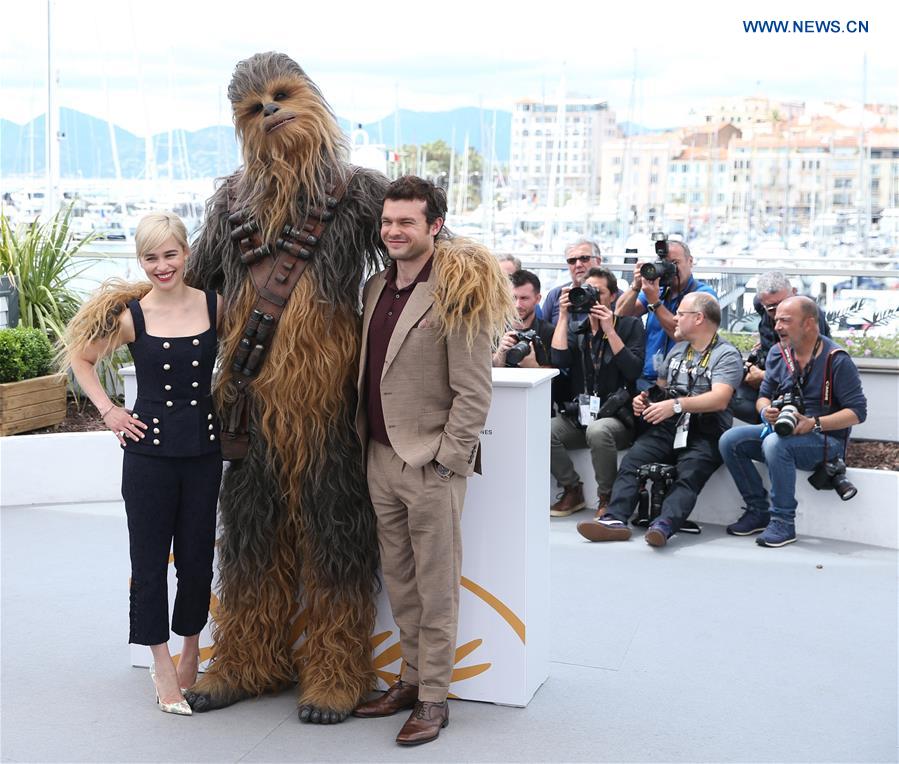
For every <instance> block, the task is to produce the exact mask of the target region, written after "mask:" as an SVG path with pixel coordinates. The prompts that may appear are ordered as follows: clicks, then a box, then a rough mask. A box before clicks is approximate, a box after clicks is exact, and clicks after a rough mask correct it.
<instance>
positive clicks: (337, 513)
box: [187, 53, 386, 722]
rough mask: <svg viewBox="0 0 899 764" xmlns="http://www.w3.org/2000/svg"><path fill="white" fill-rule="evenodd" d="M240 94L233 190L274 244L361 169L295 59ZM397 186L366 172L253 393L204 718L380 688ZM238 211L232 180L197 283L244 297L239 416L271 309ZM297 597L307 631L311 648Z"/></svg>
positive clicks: (239, 317) (193, 270)
mask: <svg viewBox="0 0 899 764" xmlns="http://www.w3.org/2000/svg"><path fill="white" fill-rule="evenodd" d="M228 95H229V98H231V101H232V105H233V110H234V118H235V124H236V128H237V133H238V137H239V138H240V139H241V142H242V149H243V155H244V160H245V165H244V167H243V168H241V170H239V171H238V172H237V173H236V174H235V175H234V176H233V177H232V178H231V184H232V185H233V186H234V187H235V188H236V190H237V198H238V206H239V207H240V208H242V209H248V210H249V211H250V214H251V217H252V218H253V219H255V220H257V221H258V222H259V224H260V226H261V228H262V232H263V234H264V238H265V240H266V241H267V242H268V243H269V244H271V245H272V246H274V239H275V238H276V237H277V235H278V232H279V231H280V230H281V228H282V227H283V226H284V225H285V224H288V223H289V224H291V225H301V224H302V222H303V221H304V220H305V218H306V214H307V211H308V210H309V209H310V207H319V208H321V207H323V206H324V197H325V191H326V189H327V188H328V187H329V186H330V185H332V184H333V183H334V182H335V181H336V180H337V179H338V178H339V177H341V176H344V177H345V176H346V175H347V174H348V167H347V166H346V165H345V164H344V163H343V162H342V161H341V159H340V157H341V156H342V155H343V154H344V151H345V141H344V138H343V136H342V135H341V133H340V131H339V129H338V127H337V123H336V120H335V119H334V117H333V115H332V114H331V111H330V109H329V108H328V106H327V104H326V103H325V101H324V99H323V98H322V97H321V94H320V93H319V91H318V89H317V88H316V87H315V85H314V84H313V83H312V82H311V81H310V80H309V79H308V78H307V77H306V76H305V74H304V73H303V71H302V69H300V67H299V66H298V65H297V64H296V63H295V62H293V61H292V60H291V59H289V58H288V57H287V56H284V55H281V54H274V53H269V54H259V55H256V56H253V57H252V58H250V59H247V60H246V61H243V62H241V63H240V64H238V66H237V68H236V70H235V73H234V78H233V80H232V82H231V86H230V87H229V89H228ZM385 188H386V179H385V178H383V176H380V175H378V174H377V173H373V172H370V171H360V172H358V173H357V174H356V175H355V176H354V177H353V180H352V182H351V183H350V185H349V186H348V188H347V192H346V195H345V196H344V198H343V201H342V202H341V203H340V205H339V206H338V208H337V214H336V217H335V219H334V220H333V221H332V222H331V223H329V225H328V228H327V229H326V231H325V233H324V235H323V236H322V238H321V241H320V242H319V245H318V248H317V250H316V254H315V256H314V257H313V259H312V260H311V261H310V263H309V266H308V268H307V269H306V271H305V273H304V274H303V277H302V278H301V279H300V281H299V283H298V285H297V286H296V288H295V289H294V291H293V293H292V295H291V298H290V300H289V302H288V305H287V308H286V310H285V311H284V313H283V315H282V316H281V318H280V321H279V324H278V327H277V329H276V331H275V334H274V337H273V338H272V340H271V341H270V343H269V344H270V347H269V349H268V351H267V354H266V358H265V361H264V364H263V366H262V368H261V371H260V373H259V375H258V376H257V377H256V378H254V379H253V381H252V383H251V386H250V401H251V403H252V407H251V441H250V448H249V452H248V454H247V456H246V458H245V459H243V460H242V461H241V462H239V463H232V464H231V466H230V467H229V469H228V470H227V471H226V473H225V479H224V484H223V489H222V494H221V500H220V511H221V537H220V540H219V568H220V575H219V586H220V593H219V599H220V604H219V607H218V609H217V613H216V623H215V627H214V629H215V632H214V633H215V657H214V661H213V663H212V665H211V667H210V669H209V671H208V672H207V673H206V674H205V676H204V677H203V678H201V680H200V681H199V682H198V683H197V685H196V686H195V687H194V688H192V691H191V692H189V693H188V695H187V697H188V700H189V701H190V702H191V705H192V706H193V707H194V709H195V710H208V709H212V708H219V707H221V706H224V705H227V704H229V703H232V702H234V701H235V700H239V699H240V698H242V697H246V696H248V695H255V694H259V693H261V692H265V691H271V690H277V689H279V688H281V687H283V686H284V685H285V683H287V682H289V681H292V680H293V679H295V678H298V679H299V681H300V697H299V704H300V718H301V719H303V720H305V721H313V722H318V721H320V722H335V721H340V720H341V719H343V718H344V717H345V716H346V715H347V714H348V713H349V711H350V710H352V708H353V707H354V706H355V705H356V703H357V702H358V701H359V699H360V698H361V697H362V696H363V694H364V693H365V692H366V691H367V690H368V689H370V688H371V687H372V686H373V683H374V674H373V670H372V666H371V645H370V637H371V632H372V629H373V627H374V617H375V608H374V603H373V594H374V591H375V589H376V586H377V580H376V574H377V564H378V555H377V539H376V533H375V519H374V513H373V511H372V509H371V504H370V501H369V499H368V493H367V489H366V485H365V477H364V474H363V470H362V449H361V444H360V443H359V442H358V437H357V436H356V433H355V428H354V424H353V416H354V413H355V380H356V368H357V360H356V358H357V354H358V348H359V329H360V323H359V286H360V284H361V282H362V277H363V274H364V272H365V270H366V269H372V268H374V267H376V265H377V263H378V261H379V259H380V257H379V255H380V249H379V247H380V239H379V235H378V220H379V216H380V211H381V200H382V198H383V193H384V189H385ZM227 216H228V204H227V192H226V187H225V185H222V186H221V187H220V188H219V189H218V190H217V192H216V194H215V196H214V197H213V198H212V199H211V200H210V203H209V205H208V209H207V218H206V222H205V225H204V228H203V231H202V232H201V235H200V238H199V240H198V241H197V242H196V243H195V244H194V246H193V248H192V250H193V255H192V258H191V261H190V263H189V268H190V272H189V279H190V281H191V283H193V284H195V285H202V286H204V287H206V288H215V289H217V290H218V291H220V292H222V293H223V295H224V297H225V300H226V303H227V309H226V317H225V322H224V326H223V330H222V339H221V348H220V349H221V356H222V364H221V368H222V373H221V376H220V377H219V379H218V380H217V382H216V386H215V395H216V399H217V401H218V402H219V404H220V407H221V408H222V409H223V410H224V411H225V412H227V409H228V406H229V405H230V404H231V403H232V402H233V401H234V399H235V397H236V392H235V387H234V383H233V380H232V377H231V371H230V368H231V359H232V358H233V355H234V352H235V350H236V347H237V343H238V342H239V340H240V337H241V333H242V331H243V327H244V324H245V323H246V320H247V318H248V317H249V314H250V312H251V310H252V307H253V304H254V302H255V299H256V296H255V289H254V287H253V285H252V283H251V281H250V278H249V276H248V272H247V269H246V267H245V266H244V265H243V264H242V263H241V262H240V259H239V251H238V250H237V248H236V246H235V245H234V244H233V243H232V242H231V241H230V238H229V234H230V227H229V225H228V223H227ZM298 597H302V601H303V605H302V607H303V611H304V614H303V619H304V622H303V625H304V633H303V636H302V637H301V639H302V640H303V641H302V643H301V645H300V647H299V648H298V649H295V648H294V641H295V637H296V635H295V634H294V633H292V631H291V622H292V620H293V617H294V614H295V612H296V602H297V599H298Z"/></svg>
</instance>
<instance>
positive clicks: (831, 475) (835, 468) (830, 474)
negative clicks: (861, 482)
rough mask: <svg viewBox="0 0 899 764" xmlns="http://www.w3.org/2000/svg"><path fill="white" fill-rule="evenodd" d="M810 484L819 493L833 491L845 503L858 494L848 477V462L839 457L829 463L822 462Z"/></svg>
mask: <svg viewBox="0 0 899 764" xmlns="http://www.w3.org/2000/svg"><path fill="white" fill-rule="evenodd" d="M808 482H809V483H811V485H812V487H813V488H816V489H817V490H819V491H827V490H829V489H831V488H832V489H833V490H834V491H836V492H837V496H839V497H840V498H841V499H842V500H843V501H849V499H851V498H852V497H853V496H855V494H857V493H858V488H856V487H855V486H854V485H853V484H852V483H851V482H849V478H847V477H846V462H844V461H843V460H842V459H840V458H839V457H837V458H836V459H831V460H830V461H829V462H821V464H819V465H818V466H817V467H815V471H814V472H813V473H812V474H811V477H809V479H808Z"/></svg>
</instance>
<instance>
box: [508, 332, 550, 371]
mask: <svg viewBox="0 0 899 764" xmlns="http://www.w3.org/2000/svg"><path fill="white" fill-rule="evenodd" d="M515 340H516V342H515V344H514V345H512V347H510V348H509V349H508V350H507V351H506V366H518V364H520V363H521V362H522V360H524V357H525V356H526V355H527V354H528V353H529V352H530V351H531V345H534V346H535V347H536V346H537V345H538V344H539V345H542V343H541V342H540V338H539V337H538V336H537V332H536V331H535V330H534V329H527V330H526V331H523V332H515Z"/></svg>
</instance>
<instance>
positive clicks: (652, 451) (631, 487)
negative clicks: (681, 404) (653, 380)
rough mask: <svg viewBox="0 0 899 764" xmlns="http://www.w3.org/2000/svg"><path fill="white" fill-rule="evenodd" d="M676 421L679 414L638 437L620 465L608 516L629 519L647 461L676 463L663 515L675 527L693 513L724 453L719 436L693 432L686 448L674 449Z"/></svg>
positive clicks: (634, 505) (635, 502)
mask: <svg viewBox="0 0 899 764" xmlns="http://www.w3.org/2000/svg"><path fill="white" fill-rule="evenodd" d="M676 422H677V417H671V418H670V419H668V420H666V421H664V422H662V423H661V424H657V425H652V426H651V427H650V429H648V430H647V431H646V432H644V433H643V434H642V435H640V437H638V438H637V441H636V442H635V443H634V445H633V447H632V448H631V450H630V451H628V452H627V456H625V457H624V459H623V460H622V462H621V466H620V467H619V469H618V477H617V478H615V483H614V485H613V486H612V500H611V501H610V502H609V507H608V509H607V510H606V515H607V516H608V515H611V516H612V517H614V518H615V519H616V520H621V522H623V523H626V522H627V521H628V520H629V519H630V517H631V515H632V514H634V510H635V509H636V508H637V501H638V500H639V498H640V495H639V487H638V485H637V470H639V469H640V467H642V466H643V465H644V464H654V463H656V462H662V463H664V464H675V465H677V480H676V481H675V482H674V485H673V486H672V488H671V491H670V492H669V493H668V495H667V496H666V497H665V500H664V501H663V502H662V512H661V515H660V517H661V518H663V519H665V520H667V521H668V522H669V523H670V524H671V527H672V529H673V530H675V531H676V530H677V529H678V528H680V526H681V524H682V523H683V521H684V520H686V519H687V518H688V517H689V516H690V513H691V512H692V511H693V507H695V506H696V497H697V496H699V492H700V491H701V490H702V487H703V486H704V485H705V484H706V482H708V479H709V478H710V477H711V476H712V474H713V473H714V472H715V470H716V469H718V467H720V466H721V454H719V453H718V446H717V442H716V441H717V438H716V437H713V436H711V435H700V434H694V433H690V439H689V441H688V447H687V448H684V449H681V450H679V451H675V450H674V430H675V424H676Z"/></svg>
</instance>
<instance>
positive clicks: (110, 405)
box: [100, 403, 115, 419]
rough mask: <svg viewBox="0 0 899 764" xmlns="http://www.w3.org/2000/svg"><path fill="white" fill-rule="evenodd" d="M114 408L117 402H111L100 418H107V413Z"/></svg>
mask: <svg viewBox="0 0 899 764" xmlns="http://www.w3.org/2000/svg"><path fill="white" fill-rule="evenodd" d="M114 408H115V404H114V403H110V404H109V408H108V409H106V411H104V412H103V413H102V414H100V419H105V418H106V415H107V414H108V413H109V412H110V411H112V410H113V409H114Z"/></svg>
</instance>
